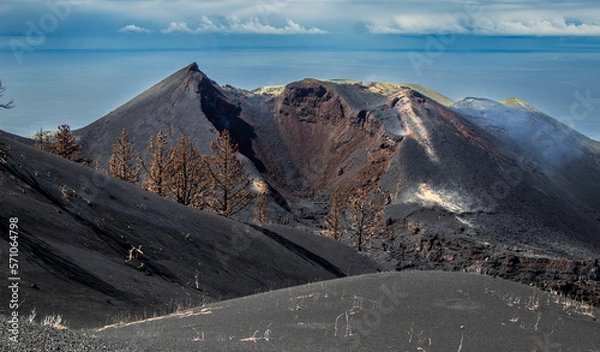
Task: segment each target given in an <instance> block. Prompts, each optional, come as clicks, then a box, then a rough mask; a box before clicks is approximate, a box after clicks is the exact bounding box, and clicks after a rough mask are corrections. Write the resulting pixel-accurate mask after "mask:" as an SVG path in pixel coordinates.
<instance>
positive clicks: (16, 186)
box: [0, 137, 378, 327]
mask: <svg viewBox="0 0 600 352" xmlns="http://www.w3.org/2000/svg"><path fill="white" fill-rule="evenodd" d="M0 145H1V146H2V149H3V150H7V151H8V152H7V161H6V163H2V164H0V182H1V183H2V187H1V188H0V198H1V199H2V202H1V203H0V214H2V218H1V219H0V222H1V223H2V226H4V228H8V221H9V220H8V219H9V218H10V217H18V218H19V231H20V235H19V260H20V262H19V264H20V272H19V274H20V276H21V277H22V281H21V283H20V285H21V290H20V292H19V293H20V301H21V302H22V305H21V306H20V308H19V312H20V313H21V314H22V315H26V314H28V313H29V312H30V311H31V310H32V309H36V310H37V312H38V316H41V317H43V316H44V315H49V314H60V315H62V316H63V318H64V319H66V321H67V324H68V326H69V327H81V326H98V325H104V324H106V323H107V321H110V320H111V319H117V320H118V319H129V318H133V317H140V316H143V315H144V314H145V313H146V314H156V313H160V312H166V311H169V310H171V309H173V308H175V307H176V306H186V305H197V304H200V303H202V302H203V301H206V300H208V301H211V300H220V299H226V298H233V297H239V296H244V295H248V294H252V293H255V292H259V291H264V290H269V289H274V288H279V287H286V286H290V285H298V284H303V283H307V282H312V281H315V280H325V279H332V278H339V277H344V276H346V275H354V274H361V273H369V272H375V271H377V270H378V265H377V264H375V263H374V262H372V261H371V260H369V259H368V258H365V257H362V256H360V255H358V254H357V253H355V252H354V251H353V250H352V249H351V248H348V247H346V246H344V245H342V244H340V243H336V242H335V241H332V240H329V239H326V238H322V237H320V236H315V235H312V234H306V233H303V232H297V231H295V230H292V229H285V230H283V229H280V228H278V227H277V226H265V227H260V226H256V225H252V224H244V223H240V222H237V221H233V220H229V219H226V218H223V217H220V216H216V215H212V214H208V213H204V212H201V211H197V210H193V209H191V208H188V207H184V206H181V205H179V204H176V203H175V202H172V201H169V200H165V199H163V198H161V197H158V196H156V195H154V194H152V193H149V192H146V191H144V190H142V189H141V188H140V187H138V186H134V185H130V184H127V183H125V182H122V181H120V180H117V179H114V178H112V177H109V176H107V175H105V174H104V173H102V172H98V171H95V170H93V169H91V168H88V167H83V166H82V165H80V164H76V163H73V162H70V161H67V160H65V159H62V158H59V157H56V156H54V155H51V154H49V153H46V152H42V151H39V150H36V149H34V148H33V147H30V146H27V145H24V144H22V143H19V142H17V141H14V140H12V139H8V138H5V137H0ZM140 245H141V252H142V253H136V252H133V254H135V255H134V256H133V258H132V259H131V260H128V253H129V251H130V250H131V249H132V248H133V247H138V246H140ZM0 250H1V251H2V252H3V253H7V250H8V242H7V236H4V237H3V239H2V241H0ZM2 273H4V274H6V275H5V277H7V276H8V273H6V268H5V269H3V270H2ZM8 294H9V292H8V291H7V290H2V294H1V296H2V299H3V300H5V301H6V302H8V301H9V298H8V296H7V295H8ZM0 314H1V313H0Z"/></svg>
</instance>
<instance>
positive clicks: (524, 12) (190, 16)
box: [0, 0, 600, 50]
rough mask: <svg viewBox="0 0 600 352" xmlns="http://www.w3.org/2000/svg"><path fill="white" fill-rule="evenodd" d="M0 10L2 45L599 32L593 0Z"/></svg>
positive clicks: (8, 4)
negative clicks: (255, 37) (253, 37)
mask: <svg viewBox="0 0 600 352" xmlns="http://www.w3.org/2000/svg"><path fill="white" fill-rule="evenodd" d="M0 16H1V17H2V21H1V22H0V36H1V37H0V38H2V41H1V42H0V43H1V45H2V46H3V47H4V49H6V48H10V49H14V48H19V46H20V45H21V50H25V49H23V48H24V45H29V46H31V47H36V46H42V45H44V47H45V48H63V49H64V48H77V49H82V48H86V49H89V48H95V49H99V48H101V49H107V48H113V49H118V48H132V47H136V48H149V47H153V48H173V47H178V48H181V47H182V46H183V47H185V46H189V45H190V43H192V44H193V45H196V44H197V43H198V42H202V41H203V40H206V41H208V42H210V41H211V40H214V35H224V36H228V37H227V40H225V42H226V43H225V44H223V45H241V44H240V42H242V41H243V40H244V39H248V37H245V38H240V37H239V36H240V35H242V36H252V35H254V36H268V38H267V40H262V41H261V43H262V44H264V45H268V44H269V42H273V43H276V44H277V43H282V42H288V45H293V42H294V40H291V42H292V43H289V42H290V40H289V39H290V38H282V37H284V36H294V37H295V39H298V37H302V38H300V40H299V43H298V45H306V43H309V42H310V40H307V39H308V38H306V36H307V37H312V38H311V40H312V41H316V42H317V43H323V42H327V39H323V38H315V37H324V38H329V40H331V37H336V42H338V43H339V42H340V41H341V42H343V44H344V45H348V46H350V45H351V43H355V45H356V41H355V39H356V38H361V40H359V42H360V43H364V42H372V41H378V40H382V41H383V42H384V43H385V41H386V39H385V38H384V37H386V36H393V35H396V36H398V35H405V36H415V35H416V36H420V35H472V36H485V37H490V36H509V37H511V36H512V37H526V36H534V37H539V36H554V37H556V36H559V37H583V36H587V37H589V36H596V37H598V36H600V2H598V1H596V0H576V1H569V2H565V1H556V0H550V1H541V0H529V1H516V0H499V1H489V0H481V1H480V0H442V1H431V0H419V1H415V0H410V1H397V0H302V1H296V0H256V1H248V0H204V1H202V0H200V1H197V0H3V1H2V3H1V4H0ZM365 37H367V38H368V39H365ZM340 39H343V40H340ZM388 40H389V38H388ZM594 43H595V44H597V41H596V42H594ZM205 45H209V43H205ZM215 45H216V44H215Z"/></svg>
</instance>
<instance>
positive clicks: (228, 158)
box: [109, 130, 266, 221]
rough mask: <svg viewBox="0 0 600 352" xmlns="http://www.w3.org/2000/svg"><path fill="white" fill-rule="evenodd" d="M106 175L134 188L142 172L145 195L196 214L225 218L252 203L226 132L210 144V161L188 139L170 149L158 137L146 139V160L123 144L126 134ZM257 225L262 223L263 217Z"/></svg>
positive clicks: (235, 149)
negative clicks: (209, 213) (167, 199)
mask: <svg viewBox="0 0 600 352" xmlns="http://www.w3.org/2000/svg"><path fill="white" fill-rule="evenodd" d="M117 141H118V143H117V144H115V146H114V149H113V155H112V157H111V161H110V171H109V173H110V174H111V175H113V176H115V177H118V178H121V179H123V180H125V181H128V182H132V183H137V182H138V178H139V172H140V171H141V170H144V171H145V174H146V177H145V179H144V181H143V183H142V187H144V189H146V190H148V191H150V192H153V193H156V194H158V195H160V196H162V197H172V198H173V199H174V200H175V201H176V202H178V203H181V204H184V205H189V206H191V207H193V208H196V209H201V210H209V211H212V212H215V213H217V214H219V215H223V216H231V215H234V214H236V213H238V212H240V211H241V210H243V209H244V208H246V207H247V206H249V205H250V204H251V203H252V202H253V200H254V199H255V198H256V196H255V194H254V193H252V192H251V191H250V185H251V180H250V178H249V177H248V174H247V173H246V172H245V169H244V165H243V163H242V162H241V161H240V160H239V159H238V157H237V152H238V147H237V144H236V143H235V142H234V141H233V140H232V138H231V135H230V133H229V131H227V130H224V131H223V132H222V134H221V136H220V137H219V138H217V140H216V141H213V142H212V143H211V146H210V147H211V150H212V153H213V154H212V155H202V154H200V151H199V149H198V146H197V145H196V144H194V143H193V142H192V141H190V140H189V139H188V138H187V137H185V136H182V137H181V138H180V139H179V142H178V143H177V144H176V145H174V146H171V147H169V144H168V141H167V136H166V135H165V134H164V133H163V132H162V131H159V132H158V133H157V134H156V136H155V137H153V138H150V142H149V145H148V147H149V150H150V160H148V161H147V162H146V161H144V160H143V158H142V157H141V156H140V155H138V156H137V165H139V166H136V165H134V164H135V163H134V155H135V152H134V151H133V148H132V146H131V143H130V142H129V141H128V140H127V132H126V131H125V130H124V131H123V132H122V133H121V136H120V137H119V138H118V139H117ZM257 220H259V221H266V218H265V217H264V216H263V217H261V218H260V219H257Z"/></svg>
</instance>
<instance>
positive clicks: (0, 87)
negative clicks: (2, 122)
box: [0, 80, 14, 109]
mask: <svg viewBox="0 0 600 352" xmlns="http://www.w3.org/2000/svg"><path fill="white" fill-rule="evenodd" d="M5 90H6V87H5V86H3V85H2V81H1V80H0V98H2V97H3V96H4V91H5ZM13 107H14V105H13V101H12V100H11V101H9V102H8V103H6V104H4V103H0V109H12V108H13Z"/></svg>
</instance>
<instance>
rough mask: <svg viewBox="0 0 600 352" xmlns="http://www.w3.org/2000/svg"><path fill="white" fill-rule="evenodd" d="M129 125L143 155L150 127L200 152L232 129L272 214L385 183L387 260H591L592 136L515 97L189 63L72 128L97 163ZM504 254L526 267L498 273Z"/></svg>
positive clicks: (291, 219) (285, 219)
mask: <svg viewBox="0 0 600 352" xmlns="http://www.w3.org/2000/svg"><path fill="white" fill-rule="evenodd" d="M124 127H125V128H127V129H128V131H130V136H131V137H132V139H133V141H134V145H135V147H136V149H137V150H138V151H140V153H141V154H142V155H147V141H148V139H149V138H150V137H151V136H152V135H154V134H155V133H156V132H157V131H158V130H163V131H168V133H169V136H170V138H171V141H172V142H174V141H176V140H177V138H178V137H179V136H180V135H182V134H186V135H188V137H189V138H190V139H192V140H193V141H194V142H196V143H197V144H198V145H199V146H200V148H201V149H202V150H203V151H205V152H206V151H207V150H208V146H209V144H210V142H211V141H212V140H214V139H215V138H216V137H217V136H218V134H219V132H220V131H222V130H223V129H227V130H229V131H230V132H231V134H232V135H233V137H234V139H235V140H236V142H237V143H238V144H239V146H240V152H241V153H242V154H243V155H244V156H245V158H244V160H245V162H246V166H247V169H248V172H249V173H250V174H251V175H252V177H254V178H257V179H261V180H262V181H264V182H265V183H266V184H267V185H268V187H269V188H270V189H271V190H272V192H271V194H273V199H272V202H271V206H272V207H275V208H276V209H277V210H276V211H274V213H277V214H278V217H277V219H274V220H273V221H275V222H280V223H287V224H289V223H295V224H297V225H298V226H303V227H305V228H306V229H308V230H309V231H314V232H316V231H318V230H319V229H321V228H322V227H323V223H324V220H323V219H324V216H325V214H326V213H327V211H328V204H327V203H328V199H329V196H330V195H331V193H332V192H333V191H334V190H336V189H338V190H342V191H345V192H347V193H350V192H352V191H353V190H356V189H359V188H366V189H370V190H373V191H374V192H377V193H379V194H381V195H382V197H381V202H383V203H384V204H382V205H383V206H384V208H385V214H386V219H387V224H388V229H389V231H388V232H389V233H392V235H391V236H390V237H389V238H387V239H385V240H382V243H381V245H380V247H381V248H385V250H384V251H376V252H378V253H379V254H377V255H376V256H377V257H378V258H379V260H380V261H382V262H383V263H384V264H385V265H387V266H388V267H396V268H398V269H402V268H415V267H416V268H432V267H433V268H440V267H441V268H446V269H448V268H450V269H452V270H477V271H481V270H484V271H486V272H489V273H492V274H494V275H495V274H500V275H504V276H508V277H513V278H516V279H517V280H520V281H526V282H530V283H532V281H533V282H535V283H536V284H538V285H542V286H545V287H547V286H552V287H554V286H556V285H559V286H560V285H563V283H562V281H560V280H558V281H557V280H553V279H551V278H545V279H544V280H538V279H539V277H540V276H536V275H532V274H531V270H533V269H531V268H530V267H529V266H530V265H534V264H531V263H536V264H535V265H536V266H539V267H553V268H555V267H557V266H558V267H560V268H564V270H563V269H556V270H558V272H559V273H560V275H558V276H557V277H558V278H560V279H565V280H567V281H568V280H571V279H575V278H576V277H578V276H579V275H580V274H583V275H584V276H591V277H595V276H594V275H596V274H595V273H596V272H598V270H599V269H598V262H597V260H595V259H596V258H597V257H598V253H599V251H600V178H598V177H596V175H598V174H599V172H600V143H599V142H597V141H594V140H591V139H589V138H587V137H585V136H583V135H582V134H580V133H578V132H577V131H575V130H573V129H571V128H569V127H567V126H565V125H563V124H561V123H560V122H558V121H557V120H555V119H553V118H551V117H549V116H547V115H545V114H544V113H542V112H541V111H539V110H537V109H535V108H533V107H531V106H529V105H528V104H526V103H525V102H522V101H520V100H518V99H516V98H512V99H507V100H506V101H503V102H494V101H491V100H488V99H484V98H465V99H462V100H459V101H456V102H455V101H452V100H450V99H448V98H447V97H445V96H443V95H442V94H439V93H437V92H435V91H432V90H430V89H428V88H426V87H423V86H420V85H413V84H401V83H381V82H361V81H352V80H331V81H319V80H315V79H305V80H302V81H298V82H293V83H290V84H287V85H285V86H275V87H265V88H259V89H256V90H254V91H246V90H242V89H238V88H235V87H232V86H229V85H225V86H219V85H218V84H217V83H215V82H214V81H212V80H210V79H209V78H208V77H207V76H206V75H205V74H204V73H202V72H201V71H200V70H199V68H198V66H197V65H196V64H195V63H194V64H191V65H189V66H187V67H185V68H183V69H182V70H180V71H178V72H176V73H175V74H173V75H172V76H170V77H168V78H166V79H165V80H163V81H162V82H160V83H158V84H157V85H156V86H154V87H152V88H150V89H149V90H147V91H145V92H143V93H142V94H140V95H139V96H138V97H136V98H134V99H133V100H131V101H130V102H128V103H127V104H125V105H124V106H122V107H121V108H118V109H116V110H115V111H113V112H111V113H110V114H108V115H107V116H105V117H103V118H101V119H100V120H98V121H96V122H94V123H93V124H91V125H89V126H87V127H84V128H82V129H81V130H78V131H76V134H77V136H78V138H79V140H80V141H81V144H82V146H83V150H84V153H85V154H86V156H88V157H90V158H92V159H97V160H101V161H103V162H104V161H106V160H108V158H109V156H110V151H111V145H112V143H114V140H115V138H116V136H118V132H119V131H120V130H121V129H122V128H124ZM463 247H466V248H468V250H466V251H465V250H464V248H463ZM513 257H516V258H520V259H517V260H519V261H520V263H527V264H523V265H522V266H524V267H527V268H524V269H523V270H524V271H525V273H523V272H521V271H519V272H518V273H511V274H507V273H506V270H504V268H505V267H506V265H507V264H506V263H507V262H509V261H511V260H515V259H511V258H513ZM465 258H466V259H465ZM490 258H492V259H490ZM562 260H566V261H567V262H568V263H571V264H572V263H575V264H572V265H571V264H556V263H557V261H558V262H560V263H562ZM540 261H541V262H540ZM573 261H574V262H573ZM490 263H493V264H490ZM517 267H521V265H517ZM482 268H483V269H482ZM584 268H585V269H584ZM552 270H555V269H552ZM580 270H581V272H579V271H580ZM542 271H543V272H545V270H542ZM563 274H564V275H565V276H561V275H563ZM542 276H543V275H542ZM551 276H552V275H551ZM546 279H547V280H546ZM559 281H560V284H558V283H557V282H559ZM594 285H595V283H594Z"/></svg>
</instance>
